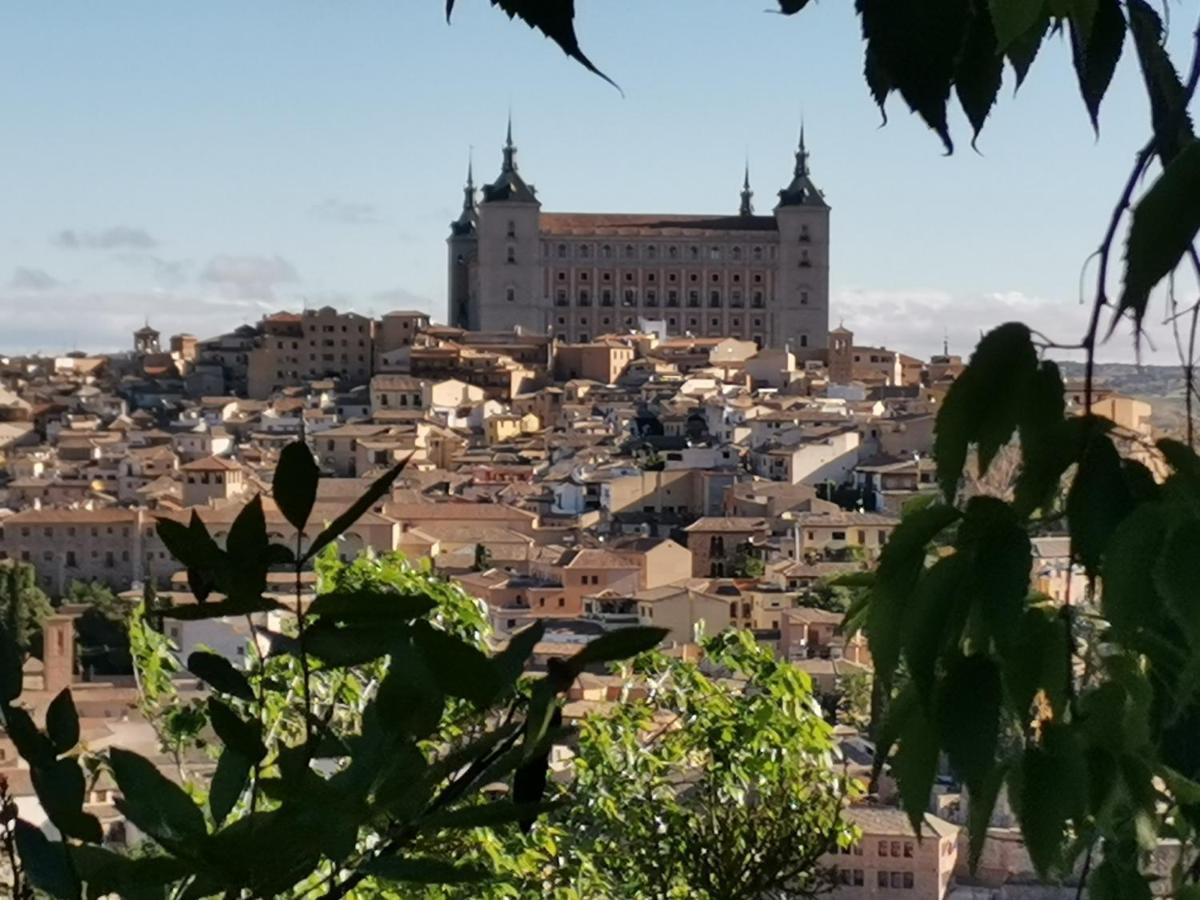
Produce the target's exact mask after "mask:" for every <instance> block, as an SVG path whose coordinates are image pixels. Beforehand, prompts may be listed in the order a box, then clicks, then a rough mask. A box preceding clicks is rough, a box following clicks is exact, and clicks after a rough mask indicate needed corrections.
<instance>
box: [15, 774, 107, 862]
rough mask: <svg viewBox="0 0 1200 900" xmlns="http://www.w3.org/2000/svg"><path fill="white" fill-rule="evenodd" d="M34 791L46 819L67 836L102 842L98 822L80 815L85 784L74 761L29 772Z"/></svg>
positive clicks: (93, 818) (102, 834) (87, 814)
mask: <svg viewBox="0 0 1200 900" xmlns="http://www.w3.org/2000/svg"><path fill="white" fill-rule="evenodd" d="M30 776H31V778H32V780H33V788H34V791H36V793H37V797H38V800H39V801H40V802H41V804H42V809H44V810H45V812H46V815H47V817H49V819H50V821H51V822H53V823H54V825H55V826H56V827H57V828H58V830H59V831H61V832H62V833H63V834H64V835H66V836H67V837H73V838H77V839H79V840H81V841H89V842H91V843H93V844H98V843H100V841H102V840H103V839H104V833H103V829H101V827H100V821H99V820H98V819H97V818H96V817H95V816H93V815H91V814H90V813H85V812H83V801H84V798H85V794H86V792H87V783H86V781H85V779H84V777H83V770H82V769H81V768H80V767H79V763H78V761H77V760H75V759H73V758H67V759H60V760H57V761H55V762H54V763H52V764H50V765H48V766H38V767H36V768H33V769H31V770H30Z"/></svg>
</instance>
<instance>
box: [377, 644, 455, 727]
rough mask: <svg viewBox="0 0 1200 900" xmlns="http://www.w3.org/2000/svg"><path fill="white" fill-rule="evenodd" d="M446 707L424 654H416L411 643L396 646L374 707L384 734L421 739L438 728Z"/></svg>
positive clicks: (444, 699) (441, 690)
mask: <svg viewBox="0 0 1200 900" xmlns="http://www.w3.org/2000/svg"><path fill="white" fill-rule="evenodd" d="M445 706H446V697H445V693H443V688H442V687H441V686H440V684H439V683H438V682H437V681H436V680H435V678H434V676H433V674H432V673H431V670H430V668H429V666H428V665H427V661H426V657H425V654H423V653H418V652H416V648H415V647H413V646H412V645H411V644H410V645H407V646H404V645H401V646H400V647H398V649H397V651H396V652H394V653H392V658H391V662H390V664H389V665H388V673H387V675H385V676H384V678H383V681H382V682H380V684H379V693H378V694H377V699H376V707H377V711H378V715H379V722H380V724H381V725H383V727H384V729H385V730H387V731H390V732H394V733H399V734H406V735H409V736H410V737H413V738H415V739H416V740H423V739H424V738H426V737H428V736H429V735H430V734H432V733H433V732H434V730H435V729H436V728H437V727H438V724H439V723H440V722H441V720H442V712H443V711H444V710H445Z"/></svg>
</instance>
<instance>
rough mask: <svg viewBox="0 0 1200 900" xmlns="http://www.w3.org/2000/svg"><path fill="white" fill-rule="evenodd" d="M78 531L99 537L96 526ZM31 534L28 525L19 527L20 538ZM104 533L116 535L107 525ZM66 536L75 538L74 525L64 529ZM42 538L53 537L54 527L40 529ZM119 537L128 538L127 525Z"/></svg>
mask: <svg viewBox="0 0 1200 900" xmlns="http://www.w3.org/2000/svg"><path fill="white" fill-rule="evenodd" d="M78 530H79V531H80V532H83V531H90V532H91V535H92V537H99V536H100V528H99V526H97V525H93V526H91V528H89V529H83V528H80V529H78ZM32 533H33V530H32V529H31V528H30V527H29V526H28V525H23V526H21V537H25V538H27V537H29V536H30V535H31V534H32ZM104 533H105V534H116V530H115V529H114V528H113V526H112V525H107V526H105V528H104ZM66 534H67V537H75V534H76V528H75V526H74V525H68V526H67V527H66ZM42 537H54V527H53V526H50V525H47V526H45V527H44V528H42ZM121 537H129V526H128V525H122V526H121Z"/></svg>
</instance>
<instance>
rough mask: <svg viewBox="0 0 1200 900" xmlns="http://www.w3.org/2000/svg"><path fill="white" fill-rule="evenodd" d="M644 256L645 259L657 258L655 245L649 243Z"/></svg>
mask: <svg viewBox="0 0 1200 900" xmlns="http://www.w3.org/2000/svg"><path fill="white" fill-rule="evenodd" d="M646 258H647V259H658V247H657V246H655V245H654V244H651V245H650V246H649V247H647V248H646Z"/></svg>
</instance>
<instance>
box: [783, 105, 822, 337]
mask: <svg viewBox="0 0 1200 900" xmlns="http://www.w3.org/2000/svg"><path fill="white" fill-rule="evenodd" d="M775 221H776V223H777V225H778V229H779V267H778V272H777V275H776V282H775V310H774V317H775V322H774V325H775V328H774V332H775V334H777V335H786V336H787V338H788V340H789V342H790V343H791V348H792V350H793V352H795V354H796V357H797V359H825V358H826V353H827V345H828V340H829V204H827V203H826V202H825V198H824V196H822V194H821V192H820V190H818V189H817V186H816V185H815V184H814V183H813V181H812V177H811V175H810V173H809V167H808V148H807V147H806V146H805V142H804V127H803V126H801V127H800V146H799V149H797V151H796V165H795V168H794V170H793V172H792V181H791V183H790V184H789V185H788V186H787V187H785V188H784V189H783V190H782V191H780V192H779V203H778V204H776V206H775Z"/></svg>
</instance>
